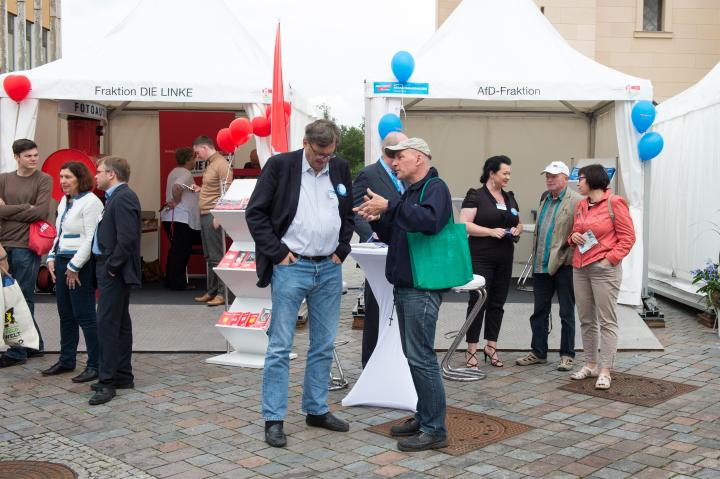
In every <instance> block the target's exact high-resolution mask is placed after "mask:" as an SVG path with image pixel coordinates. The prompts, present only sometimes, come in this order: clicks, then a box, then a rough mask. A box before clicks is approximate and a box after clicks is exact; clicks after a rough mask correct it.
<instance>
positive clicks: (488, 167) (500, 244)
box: [460, 155, 522, 368]
mask: <svg viewBox="0 0 720 479" xmlns="http://www.w3.org/2000/svg"><path fill="white" fill-rule="evenodd" d="M510 163H511V161H510V158H508V157H507V156H504V155H501V156H493V157H490V158H488V159H487V160H486V161H485V165H484V166H483V173H482V176H481V177H480V183H482V184H483V187H482V188H479V189H474V188H470V190H468V192H467V195H466V196H465V200H463V203H462V210H461V211H460V219H461V221H462V222H464V223H465V226H466V227H467V232H468V236H469V237H470V239H469V241H470V255H471V256H472V263H473V273H475V274H479V275H482V276H483V277H484V278H485V283H486V284H485V289H486V290H487V294H488V298H487V302H486V303H485V305H484V306H483V308H482V309H481V310H480V312H479V313H478V315H477V316H476V317H475V320H474V321H473V323H472V325H471V326H470V329H468V332H467V335H466V340H467V343H468V347H467V353H466V362H467V366H468V367H471V368H475V367H477V365H478V359H477V346H478V341H479V340H480V329H482V324H483V317H484V318H485V334H484V336H485V340H486V341H487V344H486V345H485V347H484V348H483V355H484V358H485V362H487V360H488V358H490V364H491V365H493V366H495V367H502V366H503V362H502V359H500V356H499V355H498V353H497V350H496V348H497V339H498V335H499V334H500V324H501V323H502V318H503V313H504V310H503V306H504V305H505V299H506V298H507V294H508V288H509V287H510V278H511V277H512V261H513V252H514V249H515V242H516V241H517V240H519V239H520V233H521V232H522V224H521V223H520V213H519V208H518V204H517V202H516V201H515V196H514V195H513V193H512V191H507V192H506V191H505V190H504V188H505V187H506V186H507V185H508V183H509V182H510ZM479 297H480V296H479V295H478V294H477V293H471V294H470V301H469V302H468V314H470V310H471V309H472V308H473V306H474V305H475V303H476V302H477V301H478V299H479Z"/></svg>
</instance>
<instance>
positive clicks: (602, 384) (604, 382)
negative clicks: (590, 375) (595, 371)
mask: <svg viewBox="0 0 720 479" xmlns="http://www.w3.org/2000/svg"><path fill="white" fill-rule="evenodd" d="M611 381H612V378H611V377H610V376H607V375H605V374H601V375H600V376H598V378H597V381H596V382H595V389H610V382H611Z"/></svg>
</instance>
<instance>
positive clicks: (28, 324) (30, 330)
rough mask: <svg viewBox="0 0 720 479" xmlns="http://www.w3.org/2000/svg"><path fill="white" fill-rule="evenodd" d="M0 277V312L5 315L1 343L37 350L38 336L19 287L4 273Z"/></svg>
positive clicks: (38, 344)
mask: <svg viewBox="0 0 720 479" xmlns="http://www.w3.org/2000/svg"><path fill="white" fill-rule="evenodd" d="M0 276H1V277H2V293H1V294H0V311H2V312H3V313H4V314H5V317H4V322H3V323H4V326H3V335H2V338H3V341H4V342H5V344H7V345H8V346H20V347H25V348H30V349H38V348H39V347H40V336H39V335H38V332H37V329H36V328H35V323H34V322H33V319H32V316H31V315H30V308H28V305H27V302H26V301H25V297H24V296H23V294H22V290H21V289H20V286H19V285H18V284H17V281H15V279H14V278H13V277H12V276H10V275H9V274H7V273H5V272H4V271H3V272H1V273H0Z"/></svg>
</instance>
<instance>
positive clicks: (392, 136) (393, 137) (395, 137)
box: [381, 131, 407, 166]
mask: <svg viewBox="0 0 720 479" xmlns="http://www.w3.org/2000/svg"><path fill="white" fill-rule="evenodd" d="M405 140H407V136H406V135H405V134H404V133H401V132H399V131H392V132H390V133H388V134H387V135H386V136H385V139H384V140H383V141H382V147H381V148H382V158H383V161H384V162H385V163H386V164H387V165H388V166H391V165H392V161H393V158H394V155H393V156H388V154H387V152H386V151H385V148H387V147H388V146H395V145H397V144H398V143H400V142H401V141H405Z"/></svg>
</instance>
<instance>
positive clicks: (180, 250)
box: [163, 221, 200, 289]
mask: <svg viewBox="0 0 720 479" xmlns="http://www.w3.org/2000/svg"><path fill="white" fill-rule="evenodd" d="M163 228H165V233H166V234H167V236H168V239H169V240H170V249H169V250H168V254H167V261H166V262H165V286H166V287H168V288H170V289H185V288H187V276H186V270H187V265H188V260H190V253H191V252H192V246H193V244H200V230H194V229H192V228H190V226H188V224H187V223H179V222H177V221H163Z"/></svg>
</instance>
